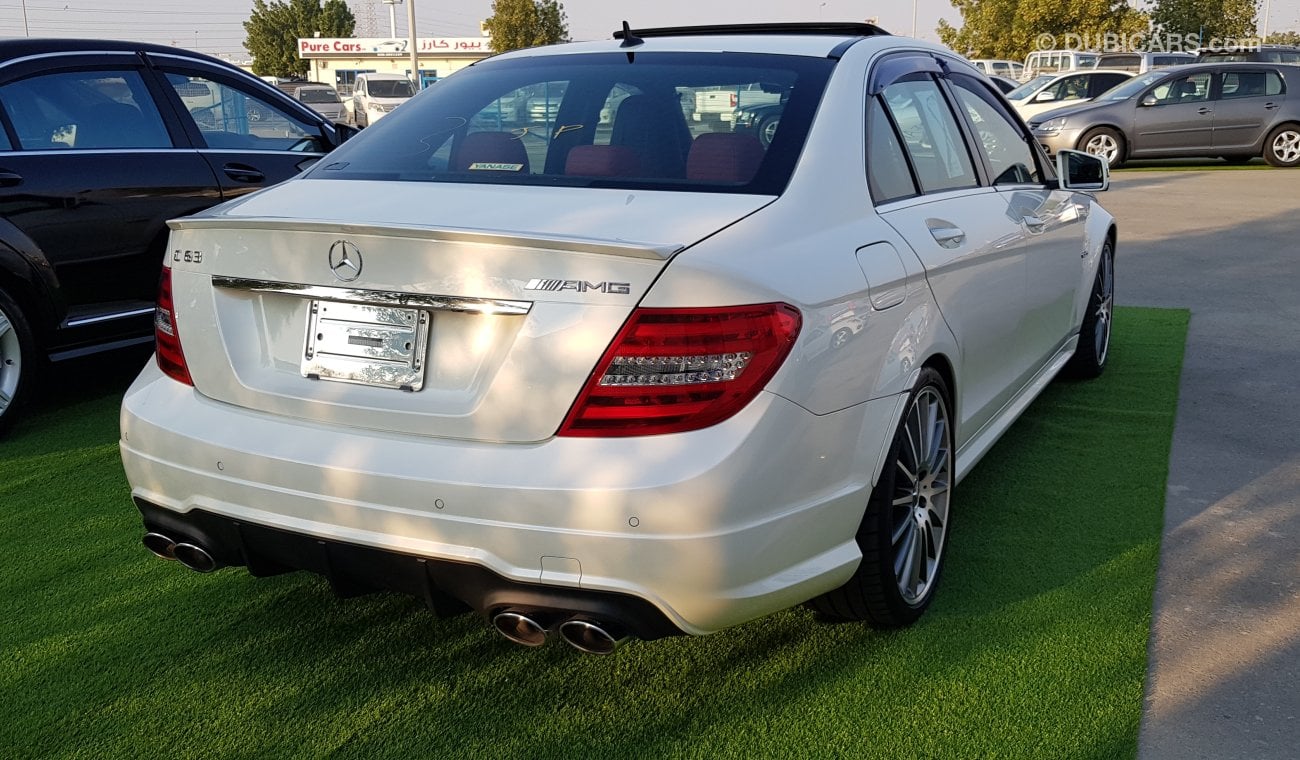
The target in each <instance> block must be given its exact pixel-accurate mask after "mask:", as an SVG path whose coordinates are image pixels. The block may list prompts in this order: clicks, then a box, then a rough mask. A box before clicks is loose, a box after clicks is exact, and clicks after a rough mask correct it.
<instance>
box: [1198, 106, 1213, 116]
mask: <svg viewBox="0 0 1300 760" xmlns="http://www.w3.org/2000/svg"><path fill="white" fill-rule="evenodd" d="M1196 112H1197V113H1199V114H1200V115H1202V116H1205V115H1206V114H1212V113H1214V109H1213V108H1206V107H1205V106H1201V107H1200V108H1198V109H1196Z"/></svg>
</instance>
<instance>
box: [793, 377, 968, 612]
mask: <svg viewBox="0 0 1300 760" xmlns="http://www.w3.org/2000/svg"><path fill="white" fill-rule="evenodd" d="M949 398H950V396H949V391H948V385H947V383H946V382H944V379H943V376H942V375H940V374H939V373H938V372H936V371H935V370H934V369H932V368H930V367H926V368H924V369H922V370H921V376H920V378H919V379H918V380H917V382H916V387H915V388H913V389H912V393H911V395H910V397H909V398H908V402H907V407H906V409H907V411H906V412H905V413H904V414H903V419H902V420H901V421H900V422H899V423H898V429H897V431H895V433H894V437H893V440H892V442H891V443H890V445H889V452H888V456H887V457H886V459H885V466H884V468H883V469H882V471H881V473H880V478H879V480H878V481H877V482H876V487H875V488H873V489H872V491H871V497H870V499H869V500H868V502H867V510H866V513H865V514H863V516H862V524H861V526H860V527H859V528H858V533H857V541H858V547H859V548H860V549H861V550H862V562H861V563H860V564H859V565H858V568H857V570H855V571H854V573H853V577H852V578H850V579H849V580H848V582H847V583H845V584H844V585H843V586H840V587H839V588H837V589H835V590H834V591H828V592H827V593H825V594H823V595H821V596H819V597H817V598H816V599H813V600H812V601H810V602H809V603H808V606H809V607H812V608H813V609H814V610H816V611H817V612H819V613H821V615H822V616H823V617H824V618H826V619H829V620H840V621H861V622H866V623H868V624H870V625H871V626H872V627H874V628H902V627H905V626H908V625H911V624H912V623H914V622H916V620H917V618H919V617H921V614H922V613H924V612H925V610H926V608H927V607H929V606H930V600H931V599H933V598H934V592H935V588H937V586H938V584H939V576H940V574H941V573H942V570H943V559H944V552H945V551H946V549H947V545H948V543H947V537H948V531H949V526H950V524H951V519H950V517H951V512H950V510H949V504H950V501H951V497H952V485H953V477H952V475H953V453H954V449H953V432H952V424H951V420H952V418H951V416H950V414H949V403H948V399H949Z"/></svg>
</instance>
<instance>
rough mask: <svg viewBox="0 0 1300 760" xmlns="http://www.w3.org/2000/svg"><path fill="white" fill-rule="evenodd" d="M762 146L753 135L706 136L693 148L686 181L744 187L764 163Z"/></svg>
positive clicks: (719, 134) (687, 162) (688, 162)
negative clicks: (730, 184)
mask: <svg viewBox="0 0 1300 760" xmlns="http://www.w3.org/2000/svg"><path fill="white" fill-rule="evenodd" d="M763 155H764V151H763V144H762V143H760V142H759V141H758V138H757V137H754V136H753V135H744V134H728V133H726V132H705V133H704V134H702V135H700V136H699V137H697V138H695V142H694V143H692V144H691V153H690V155H689V156H688V157H687V159H686V179H689V180H695V181H696V182H726V183H737V184H744V183H746V182H749V181H750V180H752V179H753V178H754V174H756V173H757V172H758V165H759V164H761V163H762V162H763Z"/></svg>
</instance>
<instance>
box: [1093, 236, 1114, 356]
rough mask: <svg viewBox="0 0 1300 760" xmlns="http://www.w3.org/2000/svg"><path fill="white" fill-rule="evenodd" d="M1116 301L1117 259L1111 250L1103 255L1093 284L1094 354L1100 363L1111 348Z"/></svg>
mask: <svg viewBox="0 0 1300 760" xmlns="http://www.w3.org/2000/svg"><path fill="white" fill-rule="evenodd" d="M1114 302H1115V259H1114V257H1112V256H1111V255H1110V254H1109V252H1107V253H1106V255H1104V256H1103V257H1102V260H1101V264H1100V265H1099V266H1098V267H1097V279H1096V281H1094V282H1093V285H1092V303H1093V304H1095V309H1096V311H1095V314H1096V317H1097V324H1096V329H1094V330H1093V333H1092V339H1093V348H1094V349H1095V353H1094V356H1096V357H1097V363H1098V364H1104V363H1105V362H1106V352H1107V351H1109V350H1110V325H1111V310H1112V308H1113V307H1114Z"/></svg>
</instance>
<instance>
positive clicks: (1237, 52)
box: [1196, 45, 1300, 64]
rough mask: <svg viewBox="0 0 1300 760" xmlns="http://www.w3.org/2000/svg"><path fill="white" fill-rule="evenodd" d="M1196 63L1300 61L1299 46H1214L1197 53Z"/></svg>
mask: <svg viewBox="0 0 1300 760" xmlns="http://www.w3.org/2000/svg"><path fill="white" fill-rule="evenodd" d="M1196 62H1197V63H1292V64H1294V63H1300V48H1298V47H1293V46H1291V45H1260V46H1259V47H1253V48H1214V49H1205V50H1201V51H1199V52H1198V53H1197V56H1196Z"/></svg>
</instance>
